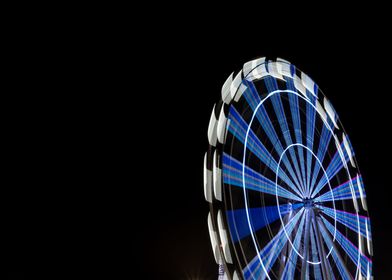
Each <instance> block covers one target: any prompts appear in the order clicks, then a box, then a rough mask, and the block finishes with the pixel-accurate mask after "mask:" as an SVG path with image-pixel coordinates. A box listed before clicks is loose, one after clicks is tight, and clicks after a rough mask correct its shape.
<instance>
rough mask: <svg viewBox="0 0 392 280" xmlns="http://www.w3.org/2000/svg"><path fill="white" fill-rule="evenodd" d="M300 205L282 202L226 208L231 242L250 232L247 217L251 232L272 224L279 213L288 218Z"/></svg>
mask: <svg viewBox="0 0 392 280" xmlns="http://www.w3.org/2000/svg"><path fill="white" fill-rule="evenodd" d="M301 206H302V203H296V204H282V205H280V206H279V207H278V206H276V205H273V206H265V207H258V208H249V209H245V208H241V209H235V210H227V211H226V217H227V222H228V226H229V229H230V232H231V233H232V239H233V242H237V241H239V240H241V239H243V238H245V237H247V236H249V235H250V234H251V230H250V229H249V225H248V217H249V221H250V226H251V228H252V232H254V233H255V232H256V231H258V230H260V229H261V228H264V227H265V226H266V225H269V224H272V223H273V222H275V221H277V220H278V219H279V213H280V215H281V216H282V217H285V218H289V217H290V216H291V215H292V213H293V212H294V211H296V210H297V209H298V208H300V207H301Z"/></svg>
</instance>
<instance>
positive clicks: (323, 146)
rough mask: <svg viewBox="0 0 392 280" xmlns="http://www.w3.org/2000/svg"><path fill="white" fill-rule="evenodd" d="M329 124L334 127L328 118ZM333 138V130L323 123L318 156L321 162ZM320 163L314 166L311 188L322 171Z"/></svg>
mask: <svg viewBox="0 0 392 280" xmlns="http://www.w3.org/2000/svg"><path fill="white" fill-rule="evenodd" d="M328 124H329V125H330V127H334V126H333V124H332V121H330V120H329V119H328ZM331 138H332V132H331V131H329V130H328V128H327V126H326V125H325V124H323V128H322V131H321V136H320V143H319V146H318V149H317V154H316V156H317V158H318V159H319V160H320V162H323V160H324V157H325V155H326V153H327V150H328V146H329V142H330V141H331ZM320 168H321V166H320V164H318V163H317V162H316V163H315V164H314V167H313V172H311V176H312V177H311V178H312V180H311V182H310V187H309V189H312V188H313V187H314V185H315V184H316V179H317V177H318V174H319V172H320Z"/></svg>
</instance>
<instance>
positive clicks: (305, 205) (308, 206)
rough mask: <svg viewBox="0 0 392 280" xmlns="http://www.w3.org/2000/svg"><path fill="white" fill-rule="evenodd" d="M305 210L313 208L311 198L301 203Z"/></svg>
mask: <svg viewBox="0 0 392 280" xmlns="http://www.w3.org/2000/svg"><path fill="white" fill-rule="evenodd" d="M302 202H303V204H304V207H305V208H313V207H314V200H313V199H311V198H305V199H304V200H303V201H302Z"/></svg>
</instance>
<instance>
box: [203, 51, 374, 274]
mask: <svg viewBox="0 0 392 280" xmlns="http://www.w3.org/2000/svg"><path fill="white" fill-rule="evenodd" d="M208 141H209V149H208V151H207V152H206V154H205V158H204V194H205V198H206V200H207V201H208V202H209V205H210V213H209V215H208V228H209V232H210V238H211V244H212V248H213V252H214V257H215V260H216V262H217V263H218V264H220V268H221V270H220V271H221V272H222V271H224V274H225V275H221V273H220V277H223V278H224V277H226V278H227V279H295V278H298V279H370V277H372V260H371V256H372V254H373V252H372V250H373V249H372V237H371V229H370V220H369V216H368V212H367V205H366V194H365V190H364V185H363V181H362V177H361V175H360V172H359V170H358V164H357V162H356V160H355V154H354V150H353V148H352V146H351V143H350V140H349V138H348V136H347V134H346V133H345V131H344V130H343V126H342V124H341V122H340V120H339V118H338V115H337V113H336V112H335V110H334V108H333V106H332V104H331V103H330V102H329V101H328V99H327V98H326V97H325V96H324V95H323V93H322V92H321V90H320V89H319V88H318V86H317V84H315V83H314V82H313V81H312V79H310V78H309V77H308V76H307V75H306V74H304V73H303V72H301V71H299V70H298V69H296V68H295V66H293V65H292V64H290V63H289V62H288V61H285V60H283V59H279V58H278V59H277V60H276V61H271V60H266V59H265V58H259V59H255V60H253V61H250V62H247V63H245V64H244V67H243V69H242V70H241V71H240V72H238V73H237V74H236V75H235V76H234V75H233V73H232V74H231V75H230V76H229V78H228V79H227V80H226V82H225V83H224V85H223V87H222V100H221V101H219V102H218V103H217V104H216V105H215V106H214V109H213V111H212V115H211V119H210V123H209V127H208ZM223 268H224V270H223ZM223 278H222V279H223Z"/></svg>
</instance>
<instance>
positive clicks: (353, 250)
mask: <svg viewBox="0 0 392 280" xmlns="http://www.w3.org/2000/svg"><path fill="white" fill-rule="evenodd" d="M321 219H322V223H323V226H324V225H325V226H324V227H326V228H327V229H328V231H329V232H330V233H331V234H333V233H334V230H335V228H334V226H333V225H332V224H331V223H330V222H328V221H327V219H326V218H324V217H322V216H321ZM336 240H337V241H338V243H339V245H340V246H341V248H343V250H344V251H345V252H346V253H347V255H348V256H349V258H350V259H351V261H352V262H353V263H354V264H355V265H356V266H358V254H359V261H360V264H361V265H360V267H361V272H362V274H363V275H367V273H368V271H367V267H368V266H369V267H370V271H371V268H372V261H371V260H370V259H369V258H367V257H366V256H365V255H363V254H362V253H361V252H360V250H359V249H358V248H357V247H356V246H355V245H354V244H353V243H352V242H351V241H350V240H348V239H347V238H346V237H345V236H344V235H343V234H342V233H341V232H340V231H339V230H337V229H336Z"/></svg>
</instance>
